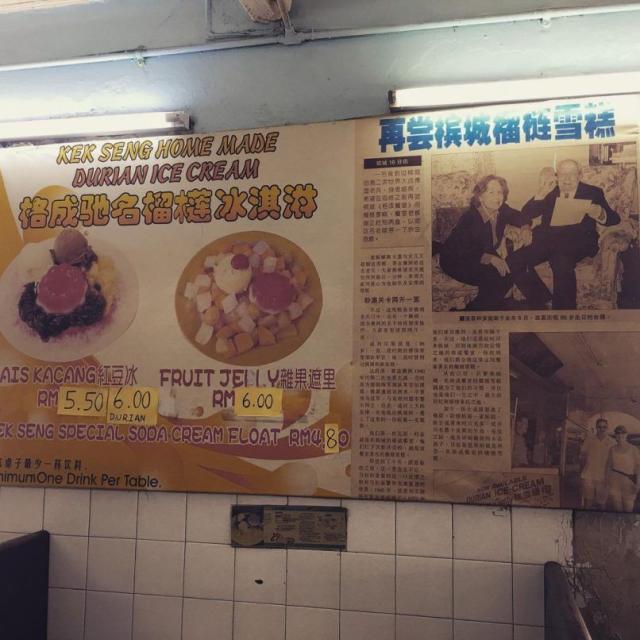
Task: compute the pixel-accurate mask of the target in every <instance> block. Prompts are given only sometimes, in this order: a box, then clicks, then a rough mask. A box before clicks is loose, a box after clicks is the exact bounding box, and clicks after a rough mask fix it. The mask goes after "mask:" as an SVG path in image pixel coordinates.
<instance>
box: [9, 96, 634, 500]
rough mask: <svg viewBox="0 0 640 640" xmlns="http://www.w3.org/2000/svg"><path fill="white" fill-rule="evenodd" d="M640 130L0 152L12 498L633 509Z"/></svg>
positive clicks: (519, 117) (220, 140) (346, 130)
mask: <svg viewBox="0 0 640 640" xmlns="http://www.w3.org/2000/svg"><path fill="white" fill-rule="evenodd" d="M639 107H640V105H639V104H638V99H637V97H635V96H631V97H618V98H608V99H606V100H603V99H582V100H575V101H571V102H570V103H569V102H566V101H565V102H546V103H540V104H523V105H516V106H501V107H496V108H493V107H483V108H476V109H469V110H459V111H456V112H435V113H434V112H431V113H421V114H401V115H389V116H384V117H380V118H371V119H364V120H357V121H348V122H340V123H327V124H315V125H307V126H296V127H281V128H274V129H268V130H255V131H241V132H228V133H217V134H212V135H191V136H178V137H160V138H151V139H121V140H107V141H105V140H98V141H91V142H84V141H83V142H78V143H64V144H55V145H45V146H40V147H13V148H6V149H3V150H0V177H1V179H2V183H1V184H0V233H1V237H2V245H1V250H0V301H1V304H0V354H1V355H0V484H5V485H25V486H73V487H93V488H95V487H98V488H113V489H131V488H143V489H162V490H181V491H184V490H188V491H219V492H246V493H263V494H269V495H273V494H290V495H316V496H351V497H359V498H374V499H375V498H379V499H382V498H385V499H398V500H443V501H455V502H467V503H471V502H474V503H475V502H477V503H485V504H523V505H530V506H547V507H549V506H550V507H554V506H555V507H560V506H562V507H579V506H582V507H584V508H594V509H616V510H634V509H635V504H636V496H637V494H638V486H640V485H639V484H638V478H639V476H640V452H639V450H638V449H637V448H636V444H640V426H639V425H640V422H639V421H640V410H638V409H637V408H636V407H637V406H638V405H637V400H638V397H640V385H636V380H637V376H636V375H634V373H635V371H634V368H635V367H636V364H635V362H636V360H637V359H636V358H635V353H636V351H638V350H640V339H639V335H640V334H639V333H637V328H638V327H637V324H636V319H637V317H638V314H637V310H638V309H639V308H640V250H639V248H638V172H637V161H638V148H637V138H638V128H637V114H638V113H639V109H638V108H639Z"/></svg>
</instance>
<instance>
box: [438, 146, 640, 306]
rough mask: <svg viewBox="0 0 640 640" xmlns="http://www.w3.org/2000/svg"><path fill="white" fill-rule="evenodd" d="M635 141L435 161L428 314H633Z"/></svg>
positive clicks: (638, 255)
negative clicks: (622, 311) (620, 311)
mask: <svg viewBox="0 0 640 640" xmlns="http://www.w3.org/2000/svg"><path fill="white" fill-rule="evenodd" d="M636 151H637V149H636V144H635V142H630V143H618V144H590V145H574V146H558V147H544V148H537V149H529V148H527V149H522V148H520V149H514V150H501V151H477V152H474V153H450V154H442V155H438V156H436V157H434V158H433V160H432V165H431V174H432V177H431V204H432V247H431V249H432V301H433V302H432V308H433V311H439V312H447V311H454V312H459V311H468V312H477V311H533V310H576V309H597V310H613V309H638V308H640V251H639V249H638V185H637V181H638V176H637V154H636Z"/></svg>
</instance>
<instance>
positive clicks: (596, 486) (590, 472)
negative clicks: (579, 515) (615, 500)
mask: <svg viewBox="0 0 640 640" xmlns="http://www.w3.org/2000/svg"><path fill="white" fill-rule="evenodd" d="M608 429H609V423H608V422H607V421H606V420H605V419H604V418H598V420H596V434H595V435H593V434H591V435H589V436H587V439H586V440H585V441H584V443H583V445H582V450H581V451H580V465H581V468H582V471H581V473H580V485H581V491H582V506H583V507H584V508H585V509H604V507H605V505H606V503H607V497H608V493H609V491H608V489H607V482H606V472H607V461H608V459H609V449H611V447H612V446H613V445H614V444H615V442H614V441H613V440H612V439H611V438H610V437H609V435H608V434H607V431H608Z"/></svg>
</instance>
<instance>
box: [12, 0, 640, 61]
mask: <svg viewBox="0 0 640 640" xmlns="http://www.w3.org/2000/svg"><path fill="white" fill-rule="evenodd" d="M637 11H640V2H634V3H630V4H619V5H609V6H602V7H584V8H575V9H549V10H544V11H532V12H525V13H516V14H510V15H504V16H482V17H477V18H464V19H453V20H444V21H440V22H426V23H420V24H407V25H399V26H383V27H363V28H356V29H331V30H322V31H313V30H311V31H299V30H295V29H294V28H293V25H292V26H291V29H287V30H285V33H284V34H278V35H269V36H247V35H243V36H241V37H229V36H224V37H219V38H218V39H215V38H214V39H212V40H209V41H207V42H205V43H202V44H197V45H189V46H182V47H170V48H164V49H134V50H129V51H120V52H115V53H106V54H95V55H89V56H79V57H76V58H69V59H61V60H47V61H42V62H29V63H24V64H11V65H0V71H24V70H28V69H44V68H51V67H64V66H74V65H83V64H96V63H99V62H118V61H123V60H130V61H133V62H137V63H139V64H141V63H143V62H144V60H145V59H147V58H158V57H163V56H176V55H190V54H198V53H210V52H213V51H227V50H230V49H242V48H246V47H261V46H269V45H274V44H283V45H297V44H302V43H304V42H315V41H318V40H334V39H341V38H356V37H363V36H376V35H386V34H393V33H404V32H413V31H430V30H435V29H450V28H461V27H475V26H482V25H493V24H504V23H512V22H529V21H539V22H541V23H542V24H543V25H550V24H551V23H552V21H553V20H557V19H560V18H573V17H583V16H589V15H604V14H616V13H628V12H637Z"/></svg>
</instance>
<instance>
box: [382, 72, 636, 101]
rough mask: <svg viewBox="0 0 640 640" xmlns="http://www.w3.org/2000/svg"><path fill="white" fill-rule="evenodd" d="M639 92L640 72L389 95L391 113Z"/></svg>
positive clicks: (398, 91) (479, 84) (454, 86)
mask: <svg viewBox="0 0 640 640" xmlns="http://www.w3.org/2000/svg"><path fill="white" fill-rule="evenodd" d="M638 92H640V72H638V71H629V72H625V73H606V74H598V75H583V76H567V77H559V78H530V79H527V80H504V81H500V82H495V81H491V82H473V83H468V84H450V85H439V86H438V85H436V86H433V87H416V88H413V89H396V90H395V91H394V90H392V91H389V106H390V107H391V110H392V111H401V110H405V109H406V110H410V109H437V108H444V107H461V106H474V105H483V104H504V103H509V102H528V101H536V100H550V99H553V98H581V97H586V96H594V95H598V96H603V95H619V94H625V93H638Z"/></svg>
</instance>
